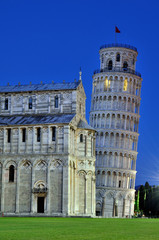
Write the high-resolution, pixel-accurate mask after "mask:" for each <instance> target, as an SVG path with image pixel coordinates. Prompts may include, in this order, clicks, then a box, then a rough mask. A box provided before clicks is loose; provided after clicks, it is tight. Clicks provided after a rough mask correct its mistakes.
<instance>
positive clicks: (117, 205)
mask: <svg viewBox="0 0 159 240" xmlns="http://www.w3.org/2000/svg"><path fill="white" fill-rule="evenodd" d="M99 54H100V69H99V70H95V71H94V75H93V90H92V101H91V112H90V124H91V126H92V127H94V128H95V129H96V131H97V132H96V157H97V160H96V185H97V186H96V189H97V190H96V193H97V194H96V214H97V215H98V216H103V217H131V216H132V215H133V213H134V195H135V194H134V193H135V176H136V159H137V142H138V136H139V134H138V125H139V118H140V116H139V107H140V92H141V82H142V78H141V75H140V73H138V72H136V70H135V68H136V60H137V54H138V53H137V49H136V48H135V47H133V46H130V45H126V44H107V45H104V46H102V47H101V48H100V51H99Z"/></svg>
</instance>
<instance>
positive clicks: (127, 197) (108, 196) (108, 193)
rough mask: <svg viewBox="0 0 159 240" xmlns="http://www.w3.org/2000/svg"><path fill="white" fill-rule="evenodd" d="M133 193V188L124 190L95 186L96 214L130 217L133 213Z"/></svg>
mask: <svg viewBox="0 0 159 240" xmlns="http://www.w3.org/2000/svg"><path fill="white" fill-rule="evenodd" d="M134 193H135V190H134V189H131V190H128V191H125V190H116V189H112V188H111V189H109V188H108V189H102V188H97V196H96V216H101V217H103V218H131V217H132V216H133V215H134Z"/></svg>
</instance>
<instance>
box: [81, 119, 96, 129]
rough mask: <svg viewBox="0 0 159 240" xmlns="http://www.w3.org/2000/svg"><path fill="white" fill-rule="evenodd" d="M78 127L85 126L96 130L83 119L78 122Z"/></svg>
mask: <svg viewBox="0 0 159 240" xmlns="http://www.w3.org/2000/svg"><path fill="white" fill-rule="evenodd" d="M77 127H78V128H83V129H88V130H94V131H96V130H95V129H94V128H92V127H91V126H90V125H89V124H88V123H86V122H84V121H83V120H80V121H79V123H78V126H77Z"/></svg>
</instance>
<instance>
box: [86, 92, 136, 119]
mask: <svg viewBox="0 0 159 240" xmlns="http://www.w3.org/2000/svg"><path fill="white" fill-rule="evenodd" d="M139 107H140V99H135V98H133V97H128V96H117V95H116V96H111V95H109V96H106V95H105V96H96V97H94V98H93V100H92V106H91V110H92V111H93V110H119V111H126V112H132V113H137V114H139Z"/></svg>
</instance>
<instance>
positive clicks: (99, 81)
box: [93, 75, 141, 96]
mask: <svg viewBox="0 0 159 240" xmlns="http://www.w3.org/2000/svg"><path fill="white" fill-rule="evenodd" d="M98 92H127V93H129V94H133V95H136V96H140V94H141V80H140V79H135V78H134V79H133V78H129V77H128V76H120V77H118V76H112V75H111V76H108V75H105V76H101V77H98V78H96V76H94V78H93V93H98Z"/></svg>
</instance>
